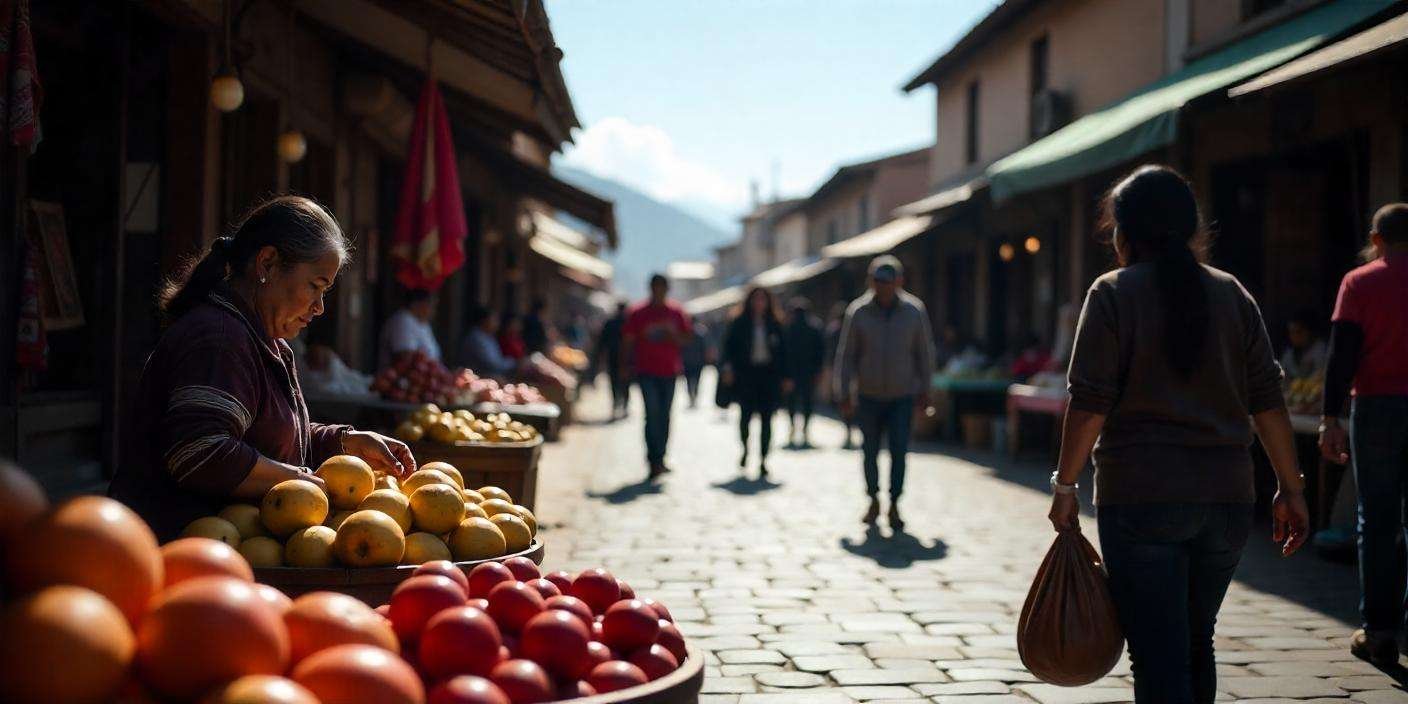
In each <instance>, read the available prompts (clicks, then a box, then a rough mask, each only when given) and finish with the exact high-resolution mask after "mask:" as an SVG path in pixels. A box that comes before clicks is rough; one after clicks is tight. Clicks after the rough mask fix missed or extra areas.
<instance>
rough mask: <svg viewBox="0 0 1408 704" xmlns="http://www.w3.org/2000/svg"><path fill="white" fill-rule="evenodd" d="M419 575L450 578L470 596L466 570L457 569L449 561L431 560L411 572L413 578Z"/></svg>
mask: <svg viewBox="0 0 1408 704" xmlns="http://www.w3.org/2000/svg"><path fill="white" fill-rule="evenodd" d="M419 574H438V575H440V576H442V577H449V578H450V579H452V580H454V582H455V583H456V584H458V585H460V588H462V589H464V593H465V595H466V596H468V595H469V578H468V577H466V576H464V570H462V569H460V568H458V567H456V566H455V563H453V562H450V561H449V560H431V561H430V562H426V563H423V564H421V565H420V566H419V567H417V568H415V570H414V571H412V572H411V576H412V577H414V576H416V575H419Z"/></svg>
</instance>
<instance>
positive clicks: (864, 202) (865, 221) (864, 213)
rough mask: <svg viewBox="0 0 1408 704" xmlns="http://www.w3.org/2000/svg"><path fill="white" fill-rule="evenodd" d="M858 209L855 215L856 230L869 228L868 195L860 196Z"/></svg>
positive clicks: (861, 230)
mask: <svg viewBox="0 0 1408 704" xmlns="http://www.w3.org/2000/svg"><path fill="white" fill-rule="evenodd" d="M859 211H860V212H859V213H858V214H857V215H856V231H858V232H865V231H866V230H869V229H870V196H861V198H860V207H859Z"/></svg>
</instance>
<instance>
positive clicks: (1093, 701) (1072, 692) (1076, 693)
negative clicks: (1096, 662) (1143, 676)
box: [1013, 684, 1134, 704]
mask: <svg viewBox="0 0 1408 704" xmlns="http://www.w3.org/2000/svg"><path fill="white" fill-rule="evenodd" d="M1013 689H1015V690H1017V691H1018V692H1021V693H1023V694H1026V695H1027V696H1029V697H1031V698H1032V699H1035V700H1037V701H1038V702H1041V704H1107V703H1108V702H1129V701H1133V700H1134V690H1133V689H1132V688H1129V687H1096V686H1093V685H1092V686H1086V687H1057V686H1055V685H1050V684H1019V685H1017V686H1015V687H1013Z"/></svg>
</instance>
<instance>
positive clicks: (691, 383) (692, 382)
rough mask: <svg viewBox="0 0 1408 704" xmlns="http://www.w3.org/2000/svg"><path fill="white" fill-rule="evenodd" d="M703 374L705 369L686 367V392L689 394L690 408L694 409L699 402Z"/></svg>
mask: <svg viewBox="0 0 1408 704" xmlns="http://www.w3.org/2000/svg"><path fill="white" fill-rule="evenodd" d="M703 372H704V368H703V367H685V370H684V391H685V393H687V394H689V407H690V408H694V406H695V404H696V403H698V401H699V375H700V374H702V373H703Z"/></svg>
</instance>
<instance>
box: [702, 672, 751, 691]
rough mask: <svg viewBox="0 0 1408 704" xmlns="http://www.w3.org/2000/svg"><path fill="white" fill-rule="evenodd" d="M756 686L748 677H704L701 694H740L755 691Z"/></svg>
mask: <svg viewBox="0 0 1408 704" xmlns="http://www.w3.org/2000/svg"><path fill="white" fill-rule="evenodd" d="M757 689H758V687H757V685H756V684H755V683H754V682H753V678H752V677H751V676H749V677H722V676H720V677H705V678H704V687H703V688H702V689H700V690H699V691H700V693H702V694H742V693H744V692H755V691H757Z"/></svg>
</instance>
